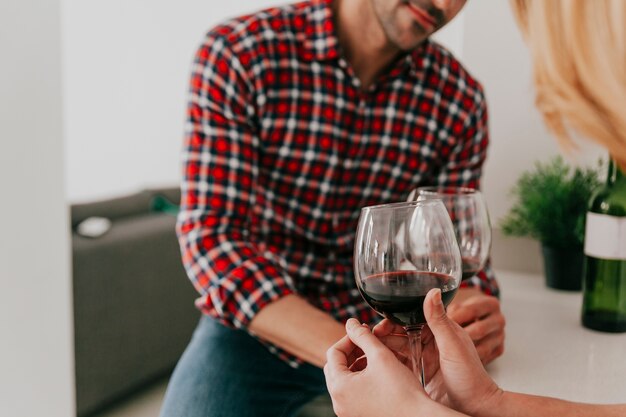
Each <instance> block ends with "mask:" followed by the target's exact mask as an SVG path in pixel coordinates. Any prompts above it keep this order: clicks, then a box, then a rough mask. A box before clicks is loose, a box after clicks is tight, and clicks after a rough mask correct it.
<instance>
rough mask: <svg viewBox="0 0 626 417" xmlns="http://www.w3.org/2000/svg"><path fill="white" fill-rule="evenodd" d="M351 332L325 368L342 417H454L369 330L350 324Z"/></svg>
mask: <svg viewBox="0 0 626 417" xmlns="http://www.w3.org/2000/svg"><path fill="white" fill-rule="evenodd" d="M346 331H347V333H348V334H347V335H346V336H345V337H344V338H342V339H341V340H339V341H338V342H337V343H335V345H333V346H332V347H331V348H330V349H328V352H327V360H328V362H327V363H326V366H324V374H325V375H326V384H327V386H328V391H329V392H330V396H331V397H332V400H333V408H334V410H335V413H336V414H337V415H338V416H339V417H370V416H371V417H382V416H394V417H402V416H447V415H453V414H449V413H450V412H451V410H446V409H445V408H443V407H441V406H439V405H438V404H436V403H435V402H434V401H432V400H430V399H429V398H428V396H427V395H426V393H425V392H424V390H423V389H422V387H421V385H420V382H419V380H418V379H417V378H416V377H415V376H414V375H413V373H412V372H411V371H410V370H409V368H407V367H406V366H405V365H404V364H403V363H401V362H400V361H398V359H397V358H396V355H394V353H393V352H392V351H391V350H390V349H388V348H387V347H386V346H385V345H384V344H383V343H382V342H381V341H380V340H378V339H377V338H376V336H374V335H373V334H372V333H371V331H370V329H369V328H368V327H367V326H364V325H361V324H359V322H358V321H357V320H355V319H350V320H348V322H347V323H346ZM401 357H402V355H401ZM435 409H437V410H435Z"/></svg>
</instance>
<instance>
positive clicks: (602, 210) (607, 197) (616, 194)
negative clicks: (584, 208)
mask: <svg viewBox="0 0 626 417" xmlns="http://www.w3.org/2000/svg"><path fill="white" fill-rule="evenodd" d="M589 211H591V212H592V213H599V214H608V215H611V216H618V217H626V181H620V182H617V183H614V184H610V185H604V186H602V187H601V188H599V189H598V190H597V191H596V192H595V193H594V194H593V196H592V197H591V200H590V201H589Z"/></svg>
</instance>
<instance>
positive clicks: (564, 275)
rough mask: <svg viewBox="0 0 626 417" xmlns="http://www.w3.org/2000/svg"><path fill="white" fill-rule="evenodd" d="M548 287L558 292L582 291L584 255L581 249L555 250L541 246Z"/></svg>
mask: <svg viewBox="0 0 626 417" xmlns="http://www.w3.org/2000/svg"><path fill="white" fill-rule="evenodd" d="M541 252H542V253H543V265H544V271H545V274H546V285H547V286H548V287H550V288H554V289H556V290H566V291H580V290H581V289H582V282H583V260H584V254H583V249H582V248H581V247H575V248H554V247H551V246H546V245H544V244H542V245H541Z"/></svg>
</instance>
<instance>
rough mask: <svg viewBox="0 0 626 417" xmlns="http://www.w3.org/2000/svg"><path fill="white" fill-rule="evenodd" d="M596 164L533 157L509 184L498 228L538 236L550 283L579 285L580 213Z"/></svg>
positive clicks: (595, 184) (572, 287) (582, 225)
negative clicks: (508, 201) (579, 165)
mask: <svg viewBox="0 0 626 417" xmlns="http://www.w3.org/2000/svg"><path fill="white" fill-rule="evenodd" d="M598 168H599V167H598ZM598 168H595V169H594V168H574V169H572V168H571V167H569V166H568V165H567V164H566V163H565V162H564V160H563V158H561V157H555V158H553V159H551V160H550V161H548V162H546V163H541V162H537V163H536V164H535V168H534V170H531V171H527V172H524V173H523V174H522V175H521V176H520V178H519V179H518V180H517V183H516V185H515V186H514V188H513V189H512V192H511V194H512V195H513V196H514V198H515V202H514V204H513V207H512V208H511V210H510V212H509V213H508V214H507V215H506V216H505V217H504V219H503V220H502V222H501V224H500V226H501V228H502V232H503V233H504V234H505V235H509V236H528V237H531V238H534V239H537V240H539V241H540V242H541V249H542V254H543V260H544V269H545V275H546V284H547V285H548V287H550V288H556V289H562V290H571V291H578V290H580V289H581V287H582V269H583V259H584V256H583V239H584V233H585V215H586V212H587V204H588V201H589V199H590V198H591V194H592V192H593V191H594V189H595V188H596V187H598V186H599V184H600V182H599V175H598V172H599V169H598Z"/></svg>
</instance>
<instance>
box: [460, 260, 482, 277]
mask: <svg viewBox="0 0 626 417" xmlns="http://www.w3.org/2000/svg"><path fill="white" fill-rule="evenodd" d="M461 261H462V262H463V268H462V269H463V272H462V274H461V280H463V281H465V280H466V279H470V278H471V277H473V276H474V275H476V274H478V273H479V272H480V262H479V261H478V260H476V259H474V258H462V259H461Z"/></svg>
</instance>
